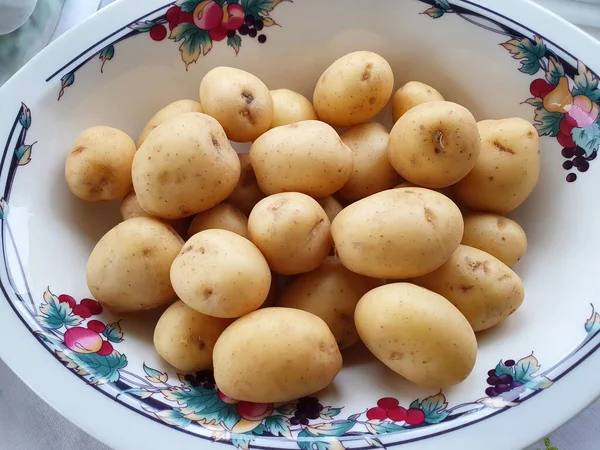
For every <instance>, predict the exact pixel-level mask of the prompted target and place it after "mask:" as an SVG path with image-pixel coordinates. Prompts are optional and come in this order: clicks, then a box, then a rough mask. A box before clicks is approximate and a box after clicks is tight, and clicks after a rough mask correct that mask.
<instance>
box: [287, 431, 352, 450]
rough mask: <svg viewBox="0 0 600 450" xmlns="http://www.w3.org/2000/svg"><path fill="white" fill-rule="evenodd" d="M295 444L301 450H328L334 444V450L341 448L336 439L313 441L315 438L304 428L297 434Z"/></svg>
mask: <svg viewBox="0 0 600 450" xmlns="http://www.w3.org/2000/svg"><path fill="white" fill-rule="evenodd" d="M296 443H297V445H298V447H300V448H301V449H302V450H330V449H331V447H332V446H333V445H334V444H335V447H336V449H337V448H339V447H340V446H341V443H340V441H338V440H337V439H315V436H314V435H313V434H311V433H309V432H308V430H307V429H306V428H305V429H304V430H302V431H300V433H298V440H297V442H296ZM342 447H343V446H342Z"/></svg>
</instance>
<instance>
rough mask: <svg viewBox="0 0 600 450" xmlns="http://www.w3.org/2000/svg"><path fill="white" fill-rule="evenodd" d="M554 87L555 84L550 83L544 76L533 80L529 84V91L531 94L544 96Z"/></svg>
mask: <svg viewBox="0 0 600 450" xmlns="http://www.w3.org/2000/svg"><path fill="white" fill-rule="evenodd" d="M553 89H554V85H553V84H552V83H548V82H547V81H546V80H544V79H543V78H538V79H537V80H533V81H532V82H531V85H530V86H529V91H530V92H531V95H533V96H534V97H540V98H544V97H545V96H546V95H548V94H549V93H550V92H552V90H553Z"/></svg>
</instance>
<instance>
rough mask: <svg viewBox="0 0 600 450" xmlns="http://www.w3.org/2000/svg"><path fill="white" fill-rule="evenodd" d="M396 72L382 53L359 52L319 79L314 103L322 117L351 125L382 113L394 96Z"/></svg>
mask: <svg viewBox="0 0 600 450" xmlns="http://www.w3.org/2000/svg"><path fill="white" fill-rule="evenodd" d="M393 89H394V74H393V72H392V68H391V67H390V65H389V63H388V62H387V61H386V60H385V59H384V58H383V57H381V56H380V55H378V54H377V53H373V52H368V51H358V52H353V53H349V54H347V55H345V56H342V57H341V58H339V59H338V60H336V61H335V62H333V64H331V65H330V66H329V67H328V68H327V69H326V70H325V72H323V74H322V75H321V77H320V78H319V81H318V82H317V85H316V86H315V90H314V93H313V105H314V107H315V111H316V113H317V116H318V117H319V119H320V120H322V121H324V122H327V123H328V124H330V125H333V126H337V127H351V126H353V125H358V124H359V123H363V122H367V121H368V120H370V119H372V118H373V117H375V116H376V115H377V114H379V113H380V112H381V111H382V110H383V108H384V107H385V105H386V104H387V102H388V100H389V99H390V97H391V96H392V91H393Z"/></svg>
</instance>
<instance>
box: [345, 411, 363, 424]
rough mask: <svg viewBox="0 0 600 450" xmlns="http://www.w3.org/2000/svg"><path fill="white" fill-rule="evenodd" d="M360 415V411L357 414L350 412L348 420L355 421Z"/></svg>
mask: <svg viewBox="0 0 600 450" xmlns="http://www.w3.org/2000/svg"><path fill="white" fill-rule="evenodd" d="M360 416H361V414H360V413H358V414H352V415H351V416H350V417H348V420H351V421H353V422H356V421H357V420H358V418H359V417H360Z"/></svg>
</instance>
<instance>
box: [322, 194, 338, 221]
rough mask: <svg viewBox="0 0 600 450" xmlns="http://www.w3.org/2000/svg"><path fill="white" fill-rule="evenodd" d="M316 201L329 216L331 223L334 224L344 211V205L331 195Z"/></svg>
mask: <svg viewBox="0 0 600 450" xmlns="http://www.w3.org/2000/svg"><path fill="white" fill-rule="evenodd" d="M316 200H317V202H318V203H319V205H321V208H323V211H325V214H327V217H328V218H329V221H330V222H333V219H335V218H336V216H337V215H338V214H339V213H341V212H342V209H344V207H343V206H342V204H341V203H340V202H338V201H337V200H336V199H335V197H333V196H331V195H329V196H327V197H323V198H318V199H316Z"/></svg>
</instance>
